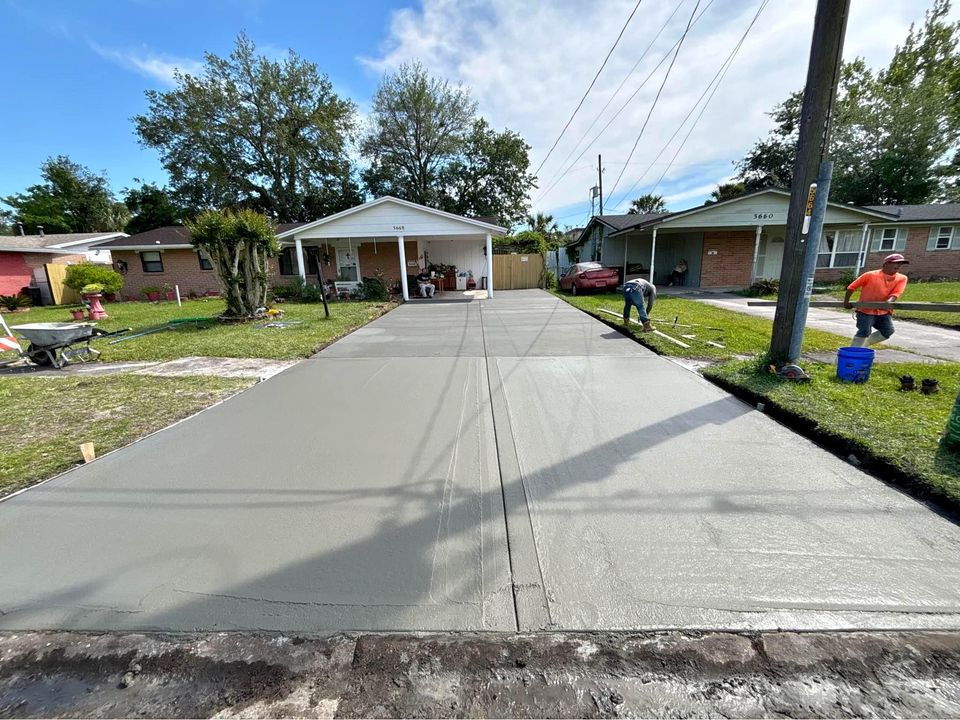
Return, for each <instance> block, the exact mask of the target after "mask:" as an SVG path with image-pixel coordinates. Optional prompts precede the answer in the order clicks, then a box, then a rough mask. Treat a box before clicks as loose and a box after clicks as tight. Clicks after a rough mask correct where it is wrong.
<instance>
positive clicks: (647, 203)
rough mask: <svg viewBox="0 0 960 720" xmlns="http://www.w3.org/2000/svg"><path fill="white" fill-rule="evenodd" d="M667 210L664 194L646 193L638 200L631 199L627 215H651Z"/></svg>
mask: <svg viewBox="0 0 960 720" xmlns="http://www.w3.org/2000/svg"><path fill="white" fill-rule="evenodd" d="M665 212H667V202H666V200H664V199H663V195H654V194H653V193H645V194H643V195H641V196H640V197H638V198H637V199H636V200H631V201H630V209H629V210H627V215H649V214H651V213H665Z"/></svg>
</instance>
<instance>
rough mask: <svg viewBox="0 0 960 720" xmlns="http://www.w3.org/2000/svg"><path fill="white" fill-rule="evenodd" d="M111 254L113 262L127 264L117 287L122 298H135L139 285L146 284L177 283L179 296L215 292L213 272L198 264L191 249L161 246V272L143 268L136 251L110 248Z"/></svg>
mask: <svg viewBox="0 0 960 720" xmlns="http://www.w3.org/2000/svg"><path fill="white" fill-rule="evenodd" d="M111 254H112V256H113V261H114V264H116V263H117V262H118V261H121V260H122V261H124V262H126V264H127V273H126V275H124V278H123V290H121V291H120V292H121V295H122V296H123V297H124V298H130V299H134V300H136V299H139V298H140V296H141V291H142V290H143V288H144V287H147V286H149V285H156V286H158V287H163V285H170V286H171V287H173V286H174V285H179V286H180V295H182V296H183V297H186V296H187V295H188V294H189V293H191V292H195V293H197V294H199V295H204V294H206V293H207V292H219V289H220V285H219V283H218V282H217V276H216V274H215V273H214V271H213V270H202V269H201V268H200V259H199V257H198V256H197V253H196V252H194V251H193V250H164V251H163V253H161V257H162V258H163V272H144V271H143V264H142V263H141V262H140V255H139V254H138V253H136V252H134V251H132V250H114V251H113V252H112V253H111Z"/></svg>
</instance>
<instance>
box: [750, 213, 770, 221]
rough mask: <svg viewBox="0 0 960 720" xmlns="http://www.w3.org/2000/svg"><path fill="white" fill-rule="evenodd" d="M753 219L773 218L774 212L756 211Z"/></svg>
mask: <svg viewBox="0 0 960 720" xmlns="http://www.w3.org/2000/svg"><path fill="white" fill-rule="evenodd" d="M753 219H754V220H773V213H772V212H765V213H754V214H753Z"/></svg>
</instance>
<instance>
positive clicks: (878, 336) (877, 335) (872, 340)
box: [866, 330, 887, 345]
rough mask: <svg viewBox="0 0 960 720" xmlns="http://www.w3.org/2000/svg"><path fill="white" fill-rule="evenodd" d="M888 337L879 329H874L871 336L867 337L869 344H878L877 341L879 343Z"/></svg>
mask: <svg viewBox="0 0 960 720" xmlns="http://www.w3.org/2000/svg"><path fill="white" fill-rule="evenodd" d="M886 339H887V338H886V337H884V335H883V333H882V332H880V331H879V330H874V331H873V332H872V333H870V337H868V338H867V342H866V344H867V345H874V344H876V343H878V342H883V341H884V340H886Z"/></svg>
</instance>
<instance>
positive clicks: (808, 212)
mask: <svg viewBox="0 0 960 720" xmlns="http://www.w3.org/2000/svg"><path fill="white" fill-rule="evenodd" d="M816 197H817V184H816V183H810V189H809V190H808V191H807V207H806V209H805V210H804V211H803V228H802V229H801V230H800V234H801V235H806V234H808V233H809V232H810V218H811V217H813V201H814V199H816Z"/></svg>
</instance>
